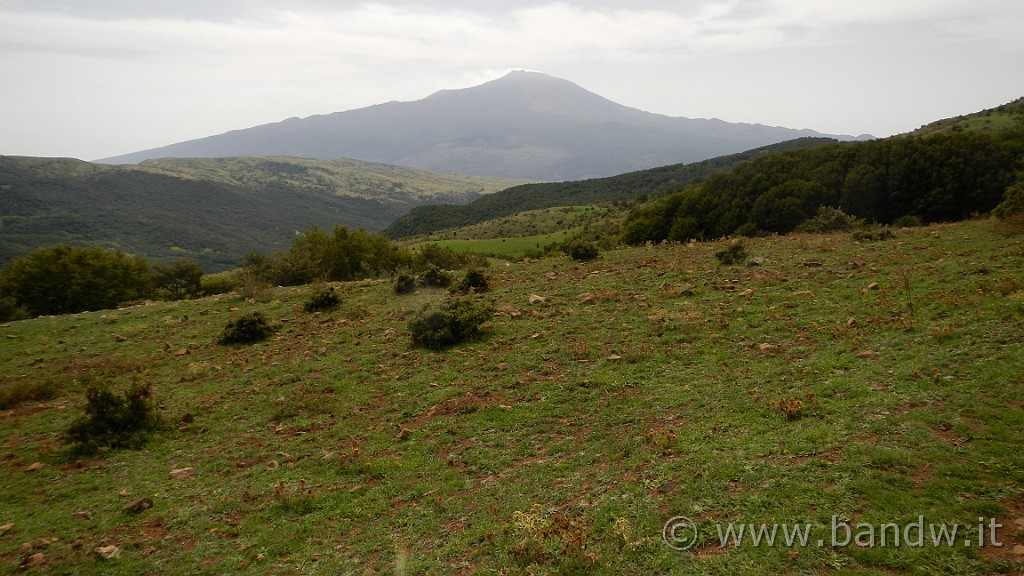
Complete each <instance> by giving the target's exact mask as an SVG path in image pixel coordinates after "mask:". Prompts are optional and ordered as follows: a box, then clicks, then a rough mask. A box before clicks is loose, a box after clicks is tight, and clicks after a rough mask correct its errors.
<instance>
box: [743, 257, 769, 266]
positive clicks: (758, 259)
mask: <svg viewBox="0 0 1024 576" xmlns="http://www.w3.org/2000/svg"><path fill="white" fill-rule="evenodd" d="M764 262H765V260H764V258H762V257H760V256H755V257H753V258H751V259H750V260H749V261H748V262H747V266H760V265H762V264H764Z"/></svg>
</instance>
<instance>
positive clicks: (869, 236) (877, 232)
mask: <svg viewBox="0 0 1024 576" xmlns="http://www.w3.org/2000/svg"><path fill="white" fill-rule="evenodd" d="M895 237H896V235H895V234H893V233H892V230H890V229H888V228H885V227H882V226H870V227H867V228H862V229H860V230H854V231H853V239H854V240H856V241H857V242H879V241H881V240H889V239H890V238H895Z"/></svg>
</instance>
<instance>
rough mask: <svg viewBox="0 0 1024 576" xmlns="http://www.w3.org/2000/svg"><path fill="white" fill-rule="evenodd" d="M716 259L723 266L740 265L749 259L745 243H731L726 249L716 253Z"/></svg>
mask: <svg viewBox="0 0 1024 576" xmlns="http://www.w3.org/2000/svg"><path fill="white" fill-rule="evenodd" d="M715 258H717V259H718V263H719V264H722V265H723V266H731V265H733V264H740V263H742V262H743V261H745V260H746V259H747V249H746V247H745V246H744V245H743V242H731V243H730V244H729V245H728V246H726V247H725V248H723V249H721V250H719V251H718V252H715Z"/></svg>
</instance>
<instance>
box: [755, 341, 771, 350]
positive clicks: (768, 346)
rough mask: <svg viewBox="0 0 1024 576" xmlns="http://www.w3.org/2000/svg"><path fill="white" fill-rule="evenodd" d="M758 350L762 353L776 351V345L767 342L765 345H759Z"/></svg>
mask: <svg viewBox="0 0 1024 576" xmlns="http://www.w3.org/2000/svg"><path fill="white" fill-rule="evenodd" d="M757 349H758V350H760V351H761V352H768V351H769V350H774V349H775V344H768V343H767V342H765V343H764V344H758V345H757Z"/></svg>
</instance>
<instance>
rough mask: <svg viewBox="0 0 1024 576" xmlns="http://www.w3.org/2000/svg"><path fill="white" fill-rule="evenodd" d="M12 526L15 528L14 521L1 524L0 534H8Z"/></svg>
mask: <svg viewBox="0 0 1024 576" xmlns="http://www.w3.org/2000/svg"><path fill="white" fill-rule="evenodd" d="M11 528H14V524H13V523H9V524H4V525H3V526H0V536H3V535H4V534H7V533H8V532H10V531H11Z"/></svg>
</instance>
